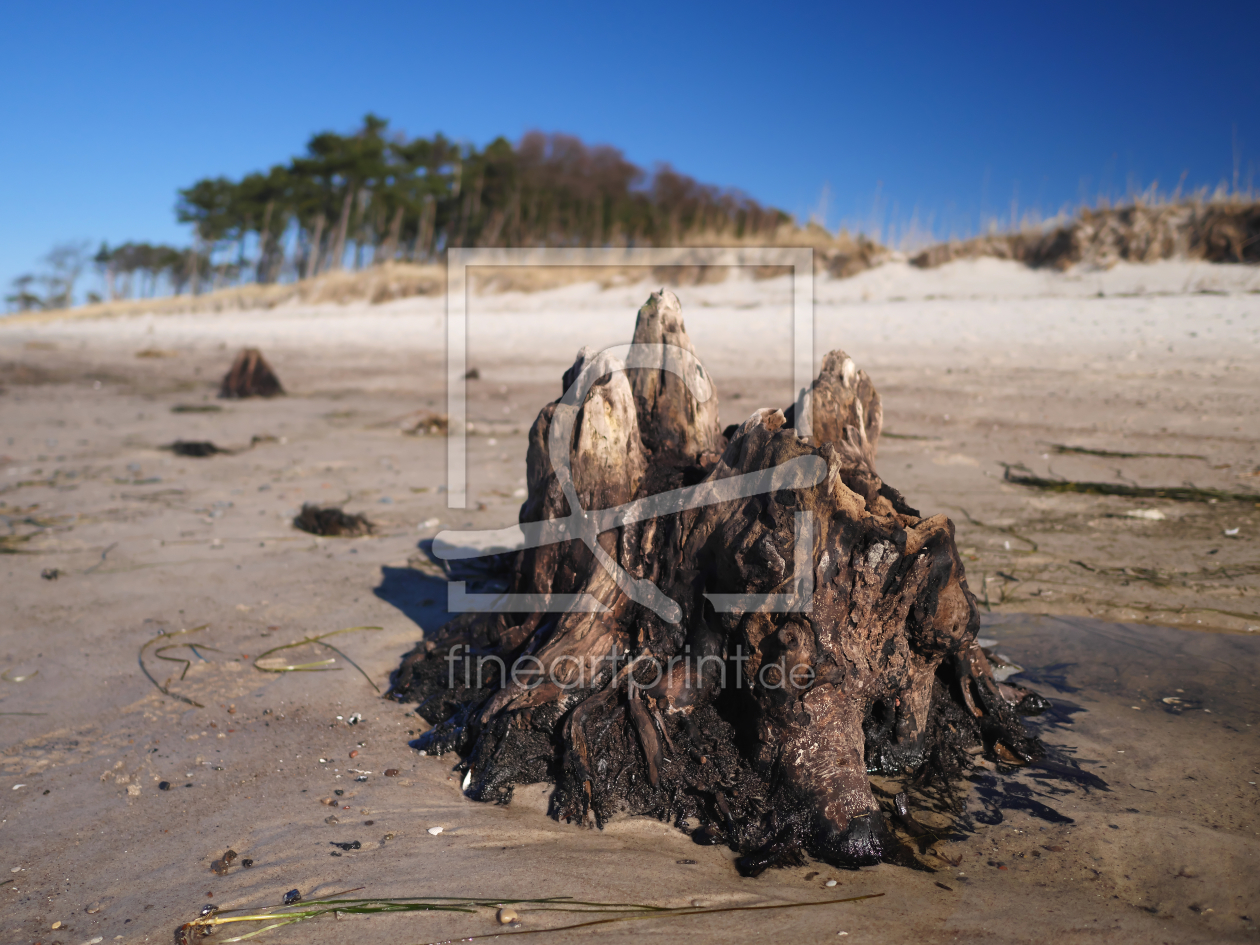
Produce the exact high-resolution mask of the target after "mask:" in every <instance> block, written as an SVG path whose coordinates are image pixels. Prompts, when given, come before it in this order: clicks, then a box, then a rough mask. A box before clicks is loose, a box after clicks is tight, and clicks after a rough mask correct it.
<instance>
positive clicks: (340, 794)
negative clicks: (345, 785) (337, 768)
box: [333, 788, 346, 797]
mask: <svg viewBox="0 0 1260 945" xmlns="http://www.w3.org/2000/svg"><path fill="white" fill-rule="evenodd" d="M333 793H334V794H336V795H337V796H338V797H341V796H342V795H343V794H345V793H346V792H345V791H343V790H342V789H341V788H337V789H336V790H335V791H333Z"/></svg>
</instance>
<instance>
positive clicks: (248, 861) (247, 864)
mask: <svg viewBox="0 0 1260 945" xmlns="http://www.w3.org/2000/svg"><path fill="white" fill-rule="evenodd" d="M253 865H254V861H253V860H251V859H250V858H249V857H245V859H243V860H241V866H243V867H245V869H249V868H250V867H251V866H253Z"/></svg>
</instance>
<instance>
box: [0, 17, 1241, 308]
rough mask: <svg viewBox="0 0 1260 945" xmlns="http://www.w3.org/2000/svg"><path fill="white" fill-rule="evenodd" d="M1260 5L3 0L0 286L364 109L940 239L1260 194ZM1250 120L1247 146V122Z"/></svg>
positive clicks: (269, 159) (155, 233) (427, 130)
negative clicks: (599, 152) (1097, 206)
mask: <svg viewBox="0 0 1260 945" xmlns="http://www.w3.org/2000/svg"><path fill="white" fill-rule="evenodd" d="M1258 38H1260V3H1256V2H1254V0H1252V2H1249V3H1242V2H1239V3H1232V4H1217V5H1211V4H1209V5H1203V4H1189V3H1182V4H1176V5H1172V4H1166V3H1159V2H1153V3H1126V4H1111V5H1106V4H1098V3H1076V2H1059V3H1053V4H1044V5H1042V6H1041V7H1040V8H1039V9H1038V8H1034V7H1033V6H1032V5H1029V4H1023V3H1012V2H1007V3H1002V4H985V5H978V4H973V5H960V4H954V3H940V2H918V0H911V2H907V3H901V4H872V3H863V4H854V5H845V4H840V3H786V4H785V3H778V4H756V5H754V4H748V3H742V2H726V3H714V4H711V5H707V6H700V5H689V4H685V3H678V2H674V3H623V4H596V3H589V2H588V3H582V4H549V5H545V6H543V5H539V6H537V7H535V6H533V5H530V4H523V3H500V2H497V0H494V2H490V0H487V2H481V3H477V4H457V3H451V2H445V3H441V4H432V5H430V4H423V3H355V4H347V3H336V4H333V3H323V2H315V0H304V2H300V3H296V2H277V3H265V2H264V3H257V2H255V3H236V2H219V3H215V4H184V3H169V2H164V3H129V2H125V0H121V2H115V3H109V4H105V3H58V2H42V3H10V4H7V5H6V8H5V14H4V24H3V28H2V29H0V88H3V93H0V171H2V172H3V173H2V174H0V289H4V288H6V287H7V285H8V282H9V280H10V279H11V278H12V277H13V276H14V275H16V274H17V273H19V272H21V271H24V270H28V269H30V268H32V267H34V266H35V265H36V264H37V261H38V259H39V257H40V256H41V255H42V254H43V253H44V252H46V251H47V249H48V248H49V247H50V246H51V245H52V244H53V243H54V242H56V241H58V240H65V239H70V238H79V239H90V240H93V241H99V240H102V239H105V240H109V241H110V242H115V243H116V242H120V241H123V240H127V239H137V240H141V239H143V240H152V241H168V242H179V243H184V242H186V241H187V233H186V232H185V230H184V228H182V227H180V226H178V225H177V224H176V223H175V219H174V214H173V211H172V207H173V204H174V200H175V190H176V188H177V187H181V186H186V185H188V184H189V183H191V182H192V181H194V180H196V179H197V178H199V177H203V176H206V175H218V174H227V175H232V176H236V175H240V174H242V173H245V172H247V171H250V170H254V169H260V168H265V167H266V166H268V165H269V164H272V163H275V162H279V161H283V160H285V159H287V158H288V157H289V156H291V155H293V154H295V153H297V152H299V151H300V150H301V149H302V147H303V145H304V143H305V141H306V139H307V137H308V136H309V135H310V134H311V133H312V132H314V131H317V130H322V129H334V130H339V131H351V130H352V129H353V128H354V127H355V126H356V124H357V123H358V121H359V119H360V117H361V116H362V115H363V114H364V113H365V112H367V111H369V110H371V111H375V112H377V113H378V114H381V115H383V116H385V117H388V118H390V119H391V120H392V121H393V123H394V126H395V127H398V128H402V129H404V130H406V131H407V132H408V133H409V134H413V135H420V134H424V135H428V134H431V133H432V132H435V131H442V132H444V133H446V134H447V135H448V136H451V137H454V138H457V139H465V140H468V141H472V142H475V143H478V144H482V143H485V142H486V141H488V140H490V139H491V138H493V137H494V136H496V135H499V134H503V135H506V136H508V137H509V138H512V139H515V138H517V137H519V135H520V134H521V133H522V132H524V131H526V130H528V129H532V128H538V129H542V130H546V131H565V132H570V133H574V134H577V135H579V136H581V137H582V138H584V139H586V140H587V141H590V142H603V143H609V144H613V145H616V146H618V147H620V148H622V149H623V150H624V151H625V153H626V154H627V156H628V157H629V158H630V159H631V160H633V161H636V162H638V163H640V164H642V165H645V166H650V165H651V164H652V163H653V162H656V161H669V162H670V163H672V164H673V165H674V166H675V167H677V168H678V169H680V170H682V171H684V172H686V173H689V174H691V175H693V176H695V177H698V178H700V179H701V180H704V181H707V182H711V183H717V184H722V185H730V186H736V187H739V188H741V189H743V190H745V191H746V192H748V193H750V194H751V195H753V196H754V197H756V198H758V199H760V200H762V201H764V202H767V203H770V204H773V205H776V206H779V207H782V208H783V209H785V210H788V211H789V212H792V213H795V214H798V215H800V216H801V217H807V216H809V215H810V214H811V213H812V212H814V211H816V210H817V209H818V208H819V206H820V196H821V195H822V194H823V192H824V188H826V189H827V190H828V191H829V194H830V199H829V200H828V202H827V203H826V220H827V222H828V224H829V225H831V226H833V227H834V226H835V225H837V224H839V223H840V222H849V223H851V224H858V225H865V226H867V227H868V228H869V226H870V225H871V224H872V223H873V222H874V223H883V224H887V223H888V222H890V221H898V220H899V221H902V222H904V221H906V220H908V219H909V218H910V217H911V215H912V214H913V213H915V212H916V211H917V213H918V216H919V218H920V220H921V221H923V222H928V221H931V223H932V225H933V227H934V228H935V229H936V231H937V232H938V233H946V234H947V233H948V231H950V230H954V231H960V232H966V231H969V230H972V229H974V228H975V227H976V225H977V223H978V221H979V219H980V217H981V215H982V214H984V215H1000V216H1002V217H1004V218H1008V217H1009V214H1010V206H1011V201H1012V199H1013V198H1015V199H1017V200H1018V205H1019V207H1020V209H1021V210H1022V209H1024V208H1028V207H1032V208H1037V209H1039V210H1041V211H1043V212H1045V213H1053V212H1054V211H1055V210H1056V209H1058V208H1059V207H1060V206H1062V205H1064V204H1076V203H1078V202H1079V201H1080V200H1081V199H1082V198H1094V197H1096V196H1097V195H1098V194H1099V193H1109V194H1111V195H1113V196H1123V195H1124V194H1125V193H1126V192H1128V191H1129V190H1130V189H1131V188H1132V186H1133V185H1136V186H1138V187H1142V186H1146V185H1148V184H1150V183H1151V182H1152V181H1153V180H1158V182H1159V184H1160V185H1161V187H1163V188H1165V189H1171V188H1172V187H1174V186H1176V184H1177V182H1178V180H1179V178H1180V177H1181V175H1182V173H1183V171H1184V172H1186V174H1187V183H1188V185H1190V186H1197V185H1209V186H1214V185H1216V184H1217V183H1219V182H1221V181H1225V182H1227V183H1232V181H1233V175H1234V164H1235V155H1236V154H1241V181H1240V182H1241V183H1242V184H1243V185H1246V184H1247V182H1248V174H1249V173H1251V172H1253V171H1254V173H1255V175H1256V180H1255V181H1254V183H1255V184H1257V185H1260V69H1258V68H1257V52H1256V50H1257V48H1258V43H1260V39H1258ZM1235 129H1236V131H1235Z"/></svg>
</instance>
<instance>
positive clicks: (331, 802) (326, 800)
mask: <svg viewBox="0 0 1260 945" xmlns="http://www.w3.org/2000/svg"><path fill="white" fill-rule="evenodd" d="M319 802H320V803H321V804H323V805H325V806H326V807H332V806H333V805H334V804H336V803H337V802H336V801H334V800H333V799H332V798H331V797H321V798H320V799H319Z"/></svg>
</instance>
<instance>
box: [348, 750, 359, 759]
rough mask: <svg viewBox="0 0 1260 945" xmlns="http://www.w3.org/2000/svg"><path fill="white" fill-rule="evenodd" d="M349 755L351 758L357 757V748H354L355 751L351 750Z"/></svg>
mask: <svg viewBox="0 0 1260 945" xmlns="http://www.w3.org/2000/svg"><path fill="white" fill-rule="evenodd" d="M350 757H351V758H358V757H359V752H358V751H357V750H356V751H352V752H350Z"/></svg>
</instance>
